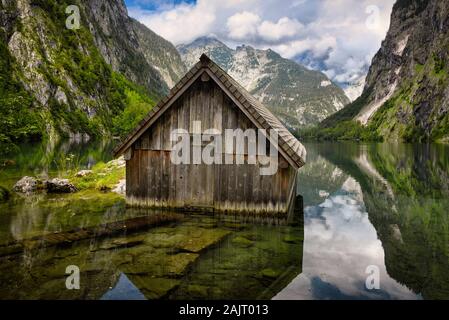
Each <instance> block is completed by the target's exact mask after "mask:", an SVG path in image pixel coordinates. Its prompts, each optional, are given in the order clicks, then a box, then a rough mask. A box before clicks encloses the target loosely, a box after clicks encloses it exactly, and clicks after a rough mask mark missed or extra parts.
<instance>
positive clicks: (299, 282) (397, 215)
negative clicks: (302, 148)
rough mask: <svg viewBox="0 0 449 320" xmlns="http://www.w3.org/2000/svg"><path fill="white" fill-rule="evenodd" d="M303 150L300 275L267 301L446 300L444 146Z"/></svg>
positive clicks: (448, 238)
mask: <svg viewBox="0 0 449 320" xmlns="http://www.w3.org/2000/svg"><path fill="white" fill-rule="evenodd" d="M306 147H307V150H308V154H309V156H308V167H306V168H304V170H303V171H301V172H300V179H299V181H300V184H299V192H300V193H302V194H303V195H304V204H305V209H304V214H305V217H304V224H305V225H304V230H305V231H304V257H303V273H302V274H301V275H299V276H298V277H297V278H296V279H294V280H293V281H292V283H290V284H289V285H288V286H287V287H286V288H285V289H284V290H282V291H281V292H280V293H279V294H278V295H277V296H276V297H275V299H422V298H427V299H430V298H437V299H448V298H449V275H448V274H447V270H449V228H448V226H449V211H448V210H447V208H448V207H449V203H448V195H449V191H448V185H449V179H448V178H449V150H448V148H447V147H445V146H436V145H435V146H433V145H417V146H413V145H403V144H369V145H356V144H349V143H347V144H345V143H339V144H335V143H334V144H330V143H324V144H310V145H307V146H306ZM301 181H302V183H301ZM372 265H374V266H377V267H378V268H379V272H380V288H379V289H378V290H376V289H374V290H368V289H367V288H366V285H365V282H366V279H367V277H368V276H369V274H368V273H366V271H367V267H369V266H372Z"/></svg>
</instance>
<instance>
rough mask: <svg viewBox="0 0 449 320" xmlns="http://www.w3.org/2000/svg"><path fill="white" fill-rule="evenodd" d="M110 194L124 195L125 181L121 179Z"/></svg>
mask: <svg viewBox="0 0 449 320" xmlns="http://www.w3.org/2000/svg"><path fill="white" fill-rule="evenodd" d="M112 192H115V193H118V194H121V195H125V194H126V180H125V179H122V180H120V181H119V183H118V184H117V185H116V186H115V188H114V189H112Z"/></svg>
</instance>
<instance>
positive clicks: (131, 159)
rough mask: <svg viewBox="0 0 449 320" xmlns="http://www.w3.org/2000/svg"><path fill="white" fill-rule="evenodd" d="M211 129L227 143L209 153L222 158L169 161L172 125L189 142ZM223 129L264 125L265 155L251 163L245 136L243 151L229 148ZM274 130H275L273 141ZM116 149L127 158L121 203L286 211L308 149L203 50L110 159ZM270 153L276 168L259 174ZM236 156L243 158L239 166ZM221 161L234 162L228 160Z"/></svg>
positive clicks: (294, 192) (186, 208) (236, 210)
mask: <svg viewBox="0 0 449 320" xmlns="http://www.w3.org/2000/svg"><path fill="white" fill-rule="evenodd" d="M209 128H214V129H215V131H212V132H213V134H210V136H212V138H211V141H212V140H215V139H217V137H221V138H222V141H225V142H223V144H226V148H225V147H223V148H222V149H218V148H217V149H215V150H214V151H213V156H214V159H222V160H223V161H216V162H215V163H213V164H206V163H204V162H202V161H200V162H194V163H189V164H186V163H174V161H172V158H171V156H172V152H175V150H174V148H173V145H174V144H175V141H174V140H172V139H171V138H172V137H173V132H174V130H180V129H181V131H182V132H184V134H186V135H189V137H187V139H188V140H189V141H192V140H195V139H193V137H192V136H193V135H194V134H196V133H199V132H201V131H204V130H206V129H209ZM226 129H233V130H235V129H241V131H244V132H246V131H247V130H248V129H253V130H254V131H258V132H264V131H263V130H265V132H266V135H265V136H264V139H265V143H266V149H267V153H265V152H263V154H264V155H263V154H262V153H259V154H260V156H258V157H257V160H256V161H255V162H253V163H251V164H250V161H249V158H250V156H251V154H249V151H250V148H249V145H248V143H250V140H251V138H250V137H249V138H248V139H246V140H245V143H246V145H245V147H244V148H239V147H237V146H236V145H234V146H231V147H230V148H227V146H228V144H229V141H227V140H226V137H225V131H226ZM258 129H262V130H258ZM273 132H276V133H277V134H276V136H277V138H276V139H274V135H273V134H271V133H273ZM209 133H210V132H209ZM252 140H254V137H253V138H252ZM217 141H218V140H217ZM260 141H261V140H259V139H258V140H257V141H256V143H259V144H260ZM253 142H254V141H253ZM192 144H193V146H192V147H189V148H195V147H197V148H198V147H199V148H200V149H201V148H202V149H204V148H205V146H206V144H205V143H204V141H202V142H201V143H199V144H200V145H199V146H198V143H196V144H197V145H195V141H193V143H192ZM272 147H274V148H276V153H275V154H273V153H269V149H270V148H272ZM190 150H192V149H190ZM258 150H259V149H258ZM176 152H177V151H176ZM122 154H123V155H124V156H125V160H126V197H127V203H128V204H129V205H131V206H145V207H163V208H173V209H185V210H197V209H200V210H213V211H226V212H242V211H244V212H252V213H286V212H287V211H288V209H289V205H290V203H291V202H292V201H294V198H295V195H296V177H297V171H298V169H299V168H301V167H302V166H303V165H304V164H305V156H306V151H305V148H304V147H303V146H302V144H301V143H300V142H299V141H298V140H297V139H296V138H295V137H294V136H293V135H292V134H291V133H290V132H289V131H288V130H287V129H286V128H285V127H284V126H283V125H282V124H281V122H280V121H279V120H278V119H277V118H276V117H275V116H274V115H273V114H272V113H271V112H270V111H269V110H268V109H267V108H266V107H265V106H263V105H262V104H261V103H260V102H259V101H257V100H256V99H255V98H254V97H253V96H252V95H251V94H250V93H249V92H247V91H246V90H245V89H244V88H243V87H242V86H240V85H239V84H238V83H237V82H236V81H235V80H234V79H232V78H231V77H230V76H229V75H228V74H227V73H226V72H225V71H224V70H222V69H221V68H220V67H219V66H218V65H217V64H216V63H214V62H213V61H212V60H211V59H210V58H209V57H207V56H206V55H204V54H203V55H202V56H201V58H200V61H199V62H198V63H197V64H196V65H195V66H194V67H193V68H192V69H191V70H190V71H189V72H188V73H187V74H186V75H185V76H184V77H183V78H182V79H181V80H180V81H179V83H178V84H177V85H176V86H175V87H174V88H173V89H172V90H171V91H170V93H169V94H168V96H166V97H165V98H163V99H162V100H161V101H160V102H159V103H158V104H157V105H156V106H155V107H154V108H153V109H152V110H151V111H150V112H149V114H148V115H147V116H146V117H145V118H144V119H143V120H142V121H141V122H140V124H139V125H138V126H137V128H135V130H134V131H133V132H132V133H131V134H130V135H129V136H128V137H127V138H126V139H125V140H124V141H123V142H122V143H121V144H120V145H119V146H117V147H116V148H115V150H114V155H115V156H116V157H117V156H119V155H122ZM273 155H276V160H277V161H278V164H277V171H276V172H275V173H274V174H272V175H264V174H262V173H261V172H262V171H261V169H262V168H263V167H264V166H266V164H267V163H268V162H267V161H269V160H270V159H271V158H273ZM215 157H217V158H215ZM238 157H240V159H242V158H243V159H244V163H241V162H240V163H238V161H237V158H238ZM224 158H227V160H229V159H231V160H234V161H232V163H231V164H228V163H229V162H227V161H225V160H224Z"/></svg>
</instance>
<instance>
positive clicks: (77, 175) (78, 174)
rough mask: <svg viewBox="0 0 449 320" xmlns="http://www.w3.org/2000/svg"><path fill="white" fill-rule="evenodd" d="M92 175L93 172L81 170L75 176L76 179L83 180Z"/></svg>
mask: <svg viewBox="0 0 449 320" xmlns="http://www.w3.org/2000/svg"><path fill="white" fill-rule="evenodd" d="M92 173H93V171H92V170H81V171H79V172H77V174H75V177H78V178H82V177H86V176H89V175H91V174H92Z"/></svg>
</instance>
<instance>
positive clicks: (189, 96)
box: [134, 78, 287, 163]
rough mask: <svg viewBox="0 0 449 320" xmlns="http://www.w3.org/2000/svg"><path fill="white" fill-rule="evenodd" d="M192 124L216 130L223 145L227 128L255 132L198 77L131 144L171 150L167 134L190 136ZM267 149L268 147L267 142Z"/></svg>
mask: <svg viewBox="0 0 449 320" xmlns="http://www.w3.org/2000/svg"><path fill="white" fill-rule="evenodd" d="M194 121H201V129H202V131H204V130H206V129H211V128H214V129H218V130H219V131H220V132H221V133H222V139H223V144H224V143H225V139H224V137H225V130H226V129H237V128H238V129H242V130H243V131H245V130H247V129H257V127H256V126H255V125H254V124H253V123H252V122H251V120H250V119H248V117H247V116H246V115H245V114H244V113H243V112H242V111H241V110H240V109H239V107H238V106H237V105H236V104H235V103H234V102H233V101H232V100H231V99H230V98H229V97H228V95H227V94H226V93H225V92H224V91H223V90H222V89H221V88H220V87H219V86H218V85H217V84H216V83H215V82H214V81H213V80H209V81H206V82H205V81H202V80H201V78H199V79H198V80H197V81H196V82H194V83H193V84H192V86H191V87H190V88H189V89H188V90H187V91H186V92H184V94H183V95H182V96H181V97H180V98H179V99H178V100H177V101H175V102H174V103H173V105H172V106H171V107H170V108H169V109H168V110H167V111H166V112H165V113H164V114H162V115H161V117H160V118H159V119H158V120H157V121H156V122H155V123H154V124H153V125H152V126H151V127H150V128H149V129H148V130H147V131H146V132H145V133H144V134H142V136H141V137H140V138H139V139H138V140H137V141H136V143H135V144H134V149H137V150H139V149H141V150H153V151H157V150H164V151H170V150H171V142H170V133H171V132H172V131H173V130H175V129H185V130H187V131H188V132H189V133H193V131H194V128H193V124H194ZM267 148H269V144H268V142H267ZM245 150H246V147H245ZM234 151H236V150H234ZM245 153H246V152H245ZM267 154H268V153H267ZM278 157H279V159H280V162H281V163H287V160H286V159H285V158H284V157H283V156H282V155H281V153H280V152H278Z"/></svg>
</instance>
